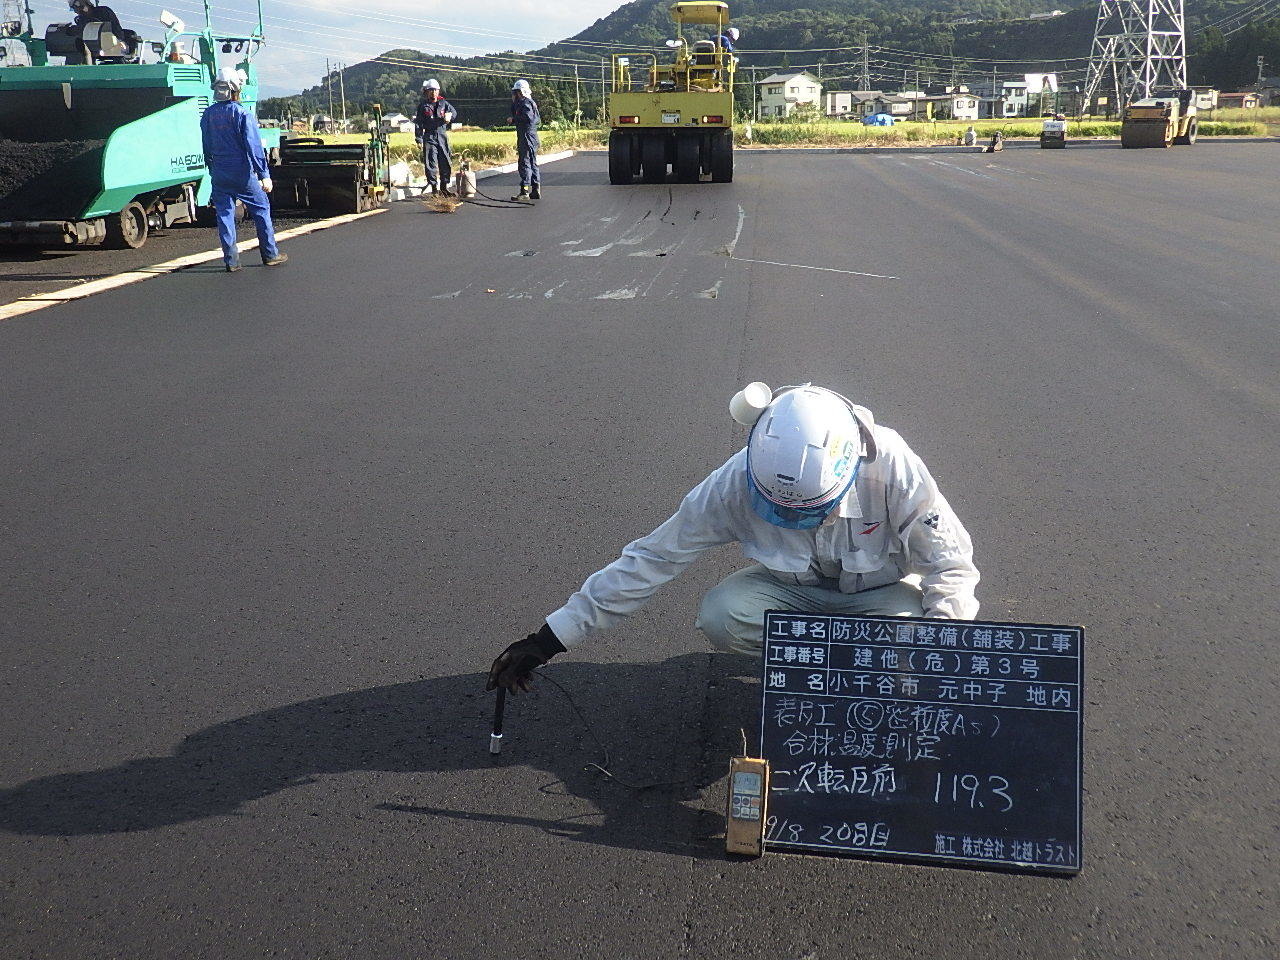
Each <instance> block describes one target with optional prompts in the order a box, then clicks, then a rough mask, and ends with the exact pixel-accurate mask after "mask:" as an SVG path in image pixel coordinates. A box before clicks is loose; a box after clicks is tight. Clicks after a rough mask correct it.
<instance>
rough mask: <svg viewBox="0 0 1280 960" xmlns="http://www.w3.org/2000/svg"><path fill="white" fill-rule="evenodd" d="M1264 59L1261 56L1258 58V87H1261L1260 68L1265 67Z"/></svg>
mask: <svg viewBox="0 0 1280 960" xmlns="http://www.w3.org/2000/svg"><path fill="white" fill-rule="evenodd" d="M1266 63H1267V61H1266V59H1265V58H1264V57H1262V56H1259V57H1258V86H1262V79H1263V78H1262V68H1263V67H1264V66H1266Z"/></svg>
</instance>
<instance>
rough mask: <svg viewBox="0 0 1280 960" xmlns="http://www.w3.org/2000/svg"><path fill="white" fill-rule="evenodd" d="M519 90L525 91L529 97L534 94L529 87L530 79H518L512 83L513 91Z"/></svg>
mask: <svg viewBox="0 0 1280 960" xmlns="http://www.w3.org/2000/svg"><path fill="white" fill-rule="evenodd" d="M517 90H519V91H520V92H521V93H523V94H524V95H525V96H526V97H529V96H532V95H533V91H532V90H530V89H529V81H528V80H517V81H516V82H515V83H514V84H513V85H512V87H511V92H512V93H515V92H516V91H517Z"/></svg>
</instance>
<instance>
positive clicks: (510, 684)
mask: <svg viewBox="0 0 1280 960" xmlns="http://www.w3.org/2000/svg"><path fill="white" fill-rule="evenodd" d="M564 651H565V647H564V644H562V643H561V642H560V641H559V640H557V639H556V635H555V634H554V633H552V632H551V628H550V627H549V626H547V625H546V624H545V623H544V624H543V625H542V628H541V629H540V630H538V632H537V633H531V634H529V635H528V636H527V637H525V638H524V639H523V640H517V641H516V642H515V643H513V644H511V646H509V647H507V649H505V650H503V651H502V653H501V654H500V655H499V657H498V659H497V660H495V661H493V666H492V667H490V668H489V682H488V683H487V684H485V689H486V690H493V689H495V688H497V687H504V688H506V689H507V690H510V691H511V692H512V693H519V692H520V691H521V690H523V691H525V692H526V693H527V692H528V691H530V690H532V689H533V685H532V684H531V683H530V682H529V679H530V677H531V676H532V674H533V671H534V670H537V669H538V667H540V666H542V665H543V664H544V663H546V662H547V661H548V660H550V659H551V658H552V657H554V656H555V655H556V654H557V653H564Z"/></svg>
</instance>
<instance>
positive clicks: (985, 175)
mask: <svg viewBox="0 0 1280 960" xmlns="http://www.w3.org/2000/svg"><path fill="white" fill-rule="evenodd" d="M929 162H930V163H936V164H937V165H938V166H940V167H948V168H949V169H951V170H959V171H960V172H961V173H967V174H970V175H972V176H975V177H981V178H982V179H983V180H994V179H995V177H993V176H991V174H989V173H979V172H978V171H977V170H970V169H969V168H968V167H961V166H959V165H957V164H954V163H947V161H945V160H933V159H930V161H929Z"/></svg>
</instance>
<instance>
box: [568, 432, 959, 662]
mask: <svg viewBox="0 0 1280 960" xmlns="http://www.w3.org/2000/svg"><path fill="white" fill-rule="evenodd" d="M871 429H872V430H874V431H875V433H874V436H875V441H876V447H877V448H878V450H877V453H878V455H877V457H876V459H875V460H874V461H871V462H864V463H863V464H862V468H861V470H860V471H859V473H858V479H857V481H856V482H855V483H854V485H853V486H852V487H851V488H850V489H849V492H848V493H847V494H846V495H845V497H844V499H843V500H841V502H840V505H839V506H838V507H837V508H836V514H837V516H836V519H835V520H829V521H828V522H827V523H825V524H823V525H822V526H821V527H818V528H816V529H813V530H788V529H786V528H784V527H779V526H776V525H775V524H772V523H770V522H769V521H767V520H765V519H764V518H763V517H761V516H759V515H758V514H757V513H756V512H755V510H754V509H753V508H752V506H751V492H750V489H749V481H748V479H747V451H746V450H745V449H743V450H740V451H738V452H737V453H735V454H734V455H733V456H732V457H730V458H729V459H728V461H726V462H725V463H724V465H723V466H721V467H720V468H719V469H717V470H716V471H715V472H714V473H712V474H711V475H710V476H709V477H707V478H706V479H705V480H703V481H702V482H701V483H700V484H698V485H697V486H696V487H694V488H693V489H692V490H691V491H689V493H688V494H687V495H686V496H685V498H684V501H683V502H682V503H681V504H680V509H679V510H677V511H676V512H675V515H674V516H672V517H671V518H670V519H669V520H667V521H666V522H665V523H663V524H662V525H661V526H660V527H658V529H656V530H654V531H653V532H652V533H650V534H648V535H647V536H644V537H641V538H640V539H639V540H636V541H634V542H633V543H630V544H628V545H627V546H626V547H625V548H624V549H623V551H622V556H620V557H619V558H618V559H617V560H615V561H613V563H611V564H609V565H608V566H607V567H605V568H604V569H602V570H599V571H597V572H596V573H593V574H592V575H591V576H590V577H588V578H587V581H586V583H584V584H583V585H582V589H580V590H579V591H578V592H577V593H575V594H574V595H573V596H572V597H570V598H569V601H568V602H567V603H566V604H565V605H564V606H563V607H561V608H560V609H559V610H557V611H555V613H553V614H551V615H550V616H549V617H547V624H548V626H550V627H551V629H552V630H553V631H554V632H555V635H556V636H557V637H558V638H559V640H560V642H561V643H562V644H564V646H565V647H572V646H575V645H576V644H579V643H581V642H582V641H583V640H585V639H586V638H587V637H588V636H590V635H591V634H592V633H594V632H595V631H597V630H603V629H607V628H608V627H611V626H613V625H615V624H616V623H617V622H618V621H619V620H621V619H622V618H623V617H626V616H629V615H630V614H632V613H634V612H635V611H636V610H638V609H639V608H640V607H641V606H642V605H643V604H644V603H645V601H647V600H648V599H649V598H650V597H651V596H653V594H654V593H655V592H657V590H658V588H659V587H661V586H662V585H663V584H665V583H667V582H668V581H670V580H672V579H674V578H675V577H676V576H678V575H679V574H680V573H681V571H683V570H684V568H685V567H687V566H688V565H689V564H690V563H692V562H693V561H694V560H696V559H697V558H698V557H699V556H701V555H702V554H704V553H706V552H707V551H708V550H710V549H712V548H713V547H718V546H720V545H722V544H726V543H735V542H736V543H740V544H742V552H743V553H744V554H746V556H747V557H749V558H750V559H752V560H755V561H757V562H758V563H761V564H763V565H764V566H765V567H766V568H768V570H769V571H770V572H771V573H772V574H773V575H774V576H775V577H777V578H778V579H780V580H783V581H788V582H792V583H799V584H805V585H820V584H823V583H830V584H832V585H833V586H835V584H836V583H837V582H838V584H839V589H840V591H841V592H843V593H856V592H858V591H860V590H870V589H873V588H875V587H883V586H885V585H886V584H890V583H896V582H897V581H899V580H901V579H902V578H903V577H904V576H906V575H907V574H918V575H919V576H920V578H921V584H920V585H921V588H922V589H923V591H924V612H925V615H926V616H929V617H943V618H947V619H953V620H972V619H973V618H974V617H975V616H977V613H978V601H977V598H976V597H975V596H974V592H973V591H974V587H976V586H977V583H978V569H977V567H975V566H974V565H973V545H972V544H971V543H970V541H969V534H968V532H967V531H966V530H965V529H964V527H963V525H961V523H960V521H959V519H957V517H956V515H955V513H954V512H953V511H952V509H951V505H950V504H948V503H947V501H946V498H945V497H943V496H942V494H941V493H940V492H939V491H938V486H937V484H936V483H934V480H933V477H932V476H930V475H929V470H928V468H927V467H925V465H924V463H923V461H921V459H920V458H919V457H918V456H916V455H915V453H913V452H912V450H911V448H910V447H908V446H907V444H906V441H904V440H903V439H902V437H900V436H898V434H897V432H895V431H893V430H890V429H889V428H887V427H882V426H879V425H875V426H873V427H871Z"/></svg>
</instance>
